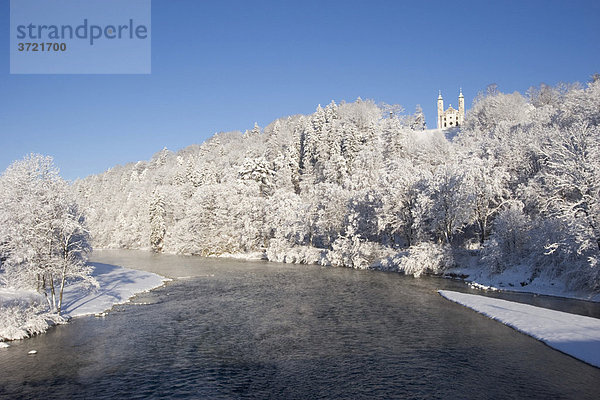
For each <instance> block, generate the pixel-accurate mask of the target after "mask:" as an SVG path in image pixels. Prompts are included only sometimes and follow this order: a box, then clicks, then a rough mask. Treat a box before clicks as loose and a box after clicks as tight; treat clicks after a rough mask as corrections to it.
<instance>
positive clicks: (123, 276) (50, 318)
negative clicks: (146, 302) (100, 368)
mask: <svg viewBox="0 0 600 400" xmlns="http://www.w3.org/2000/svg"><path fill="white" fill-rule="evenodd" d="M90 265H92V266H93V267H94V272H93V273H92V275H93V276H94V278H96V280H97V281H98V283H99V285H100V287H99V288H98V289H96V290H88V289H86V287H85V286H84V284H83V283H77V284H72V285H67V286H66V287H65V291H64V294H63V313H62V316H63V317H79V316H82V315H89V314H99V315H102V314H103V313H104V312H105V311H107V310H109V309H110V308H112V307H113V306H114V305H115V304H120V303H125V302H127V301H128V300H129V299H130V298H131V297H133V296H134V295H136V294H137V293H141V292H146V291H149V290H151V289H154V288H156V287H158V286H162V285H163V284H164V282H166V281H168V280H169V279H168V278H164V277H162V276H160V275H157V274H153V273H151V272H145V271H138V270H133V269H129V268H123V267H118V266H115V265H108V264H100V263H90ZM44 305H45V300H44V298H43V296H42V295H40V294H38V293H37V292H35V291H31V290H14V289H10V288H0V347H6V344H5V343H3V342H1V341H2V340H17V339H24V338H26V337H29V336H31V335H34V334H38V333H43V332H45V331H46V330H47V329H48V327H50V326H51V325H54V324H57V323H64V322H65V321H66V319H65V318H63V317H59V316H57V315H56V314H48V313H46V312H45V309H44Z"/></svg>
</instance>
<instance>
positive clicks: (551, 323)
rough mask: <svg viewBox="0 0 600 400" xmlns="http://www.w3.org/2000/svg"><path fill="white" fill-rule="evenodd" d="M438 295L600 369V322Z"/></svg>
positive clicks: (455, 294) (482, 298)
mask: <svg viewBox="0 0 600 400" xmlns="http://www.w3.org/2000/svg"><path fill="white" fill-rule="evenodd" d="M438 293H439V294H440V295H441V296H443V297H444V298H446V299H448V300H451V301H454V302H456V303H458V304H462V305H463V306H465V307H468V308H471V309H473V310H475V311H477V312H479V313H481V314H483V315H485V316H487V317H490V318H492V319H494V320H497V321H499V322H502V323H503V324H506V325H508V326H510V327H511V328H514V329H516V330H517V331H519V332H523V333H525V334H527V335H529V336H532V337H534V338H536V339H538V340H541V341H542V342H544V343H545V344H547V345H548V346H550V347H552V348H555V349H557V350H559V351H562V352H563V353H566V354H569V355H571V356H573V357H575V358H577V359H579V360H582V361H585V362H586V363H588V364H591V365H594V366H596V367H600V319H597V318H591V317H584V316H581V315H576V314H569V313H565V312H561V311H555V310H549V309H546V308H541V307H534V306H531V305H528V304H521V303H515V302H512V301H506V300H500V299H495V298H491V297H485V296H478V295H473V294H466V293H458V292H453V291H449V290H439V291H438Z"/></svg>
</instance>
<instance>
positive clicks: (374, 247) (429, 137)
mask: <svg viewBox="0 0 600 400" xmlns="http://www.w3.org/2000/svg"><path fill="white" fill-rule="evenodd" d="M424 128H425V124H424V117H423V114H422V112H421V111H420V109H419V108H418V109H417V112H416V113H415V114H413V115H403V114H402V111H401V109H400V107H394V106H388V105H377V104H375V103H374V102H372V101H363V100H360V99H359V100H357V101H356V102H354V103H341V104H335V103H334V102H332V103H331V104H329V105H327V106H326V107H324V108H323V107H320V106H319V107H318V108H317V110H316V112H315V113H313V114H311V115H296V116H291V117H287V118H282V119H278V120H276V121H274V122H273V123H271V124H270V125H268V126H267V127H265V128H264V129H261V128H260V127H258V126H255V127H254V128H253V129H251V130H249V131H247V132H245V133H241V132H228V133H219V134H216V135H214V136H213V137H212V138H211V139H210V140H208V141H206V142H205V143H203V144H201V145H192V146H189V147H187V148H185V149H183V150H181V151H179V152H177V153H172V152H170V151H168V150H166V149H165V150H162V151H160V152H158V153H157V154H156V155H155V156H154V157H153V158H152V159H151V160H150V161H148V162H143V161H140V162H137V163H132V164H128V165H125V166H117V167H114V168H112V169H110V170H108V171H106V172H105V173H102V174H99V175H93V176H89V177H87V178H85V179H83V180H78V181H76V182H74V183H73V184H72V185H70V186H69V185H67V184H66V183H65V182H64V181H62V179H60V177H58V174H57V173H56V171H55V170H54V169H53V167H52V165H51V161H50V160H49V159H47V158H44V157H41V156H30V157H28V158H26V159H24V160H22V161H18V162H16V163H15V164H13V166H11V167H10V168H9V169H8V170H7V171H6V172H4V174H3V175H2V177H1V180H0V185H1V186H2V193H3V194H2V196H1V198H0V205H1V208H0V228H1V229H0V255H1V261H2V274H0V278H1V279H2V280H3V281H4V283H5V284H7V283H11V282H12V283H14V282H17V281H18V282H20V284H21V285H29V286H30V287H33V288H37V289H38V290H39V291H40V292H41V293H45V294H46V298H47V302H48V307H49V308H50V309H54V310H60V296H59V295H58V293H59V292H60V290H61V289H62V286H63V285H64V282H65V280H66V279H84V280H85V279H88V280H89V279H90V278H89V271H88V270H86V267H85V263H84V260H85V256H86V254H87V252H88V250H89V243H90V240H91V244H92V245H93V246H94V247H97V248H128V249H149V250H150V249H151V250H153V251H156V252H169V253H182V254H197V255H204V256H210V255H227V254H237V253H255V252H259V253H260V254H263V255H264V257H266V258H268V259H269V260H273V261H281V262H294V263H320V264H324V265H334V266H347V267H353V268H377V269H384V270H390V271H401V272H406V273H410V274H414V275H419V274H421V273H443V272H444V271H445V270H446V269H448V268H450V267H452V266H454V265H456V264H457V263H460V259H461V255H464V254H469V255H470V256H471V257H476V258H477V260H478V265H479V266H480V268H481V269H486V270H489V271H491V272H492V273H500V272H504V271H507V270H510V269H511V268H515V267H519V268H523V266H526V271H527V276H524V277H523V279H524V281H526V282H531V281H533V280H535V279H536V278H537V277H540V276H545V277H552V278H558V279H561V280H563V281H564V282H566V283H567V284H568V285H569V286H570V287H571V288H574V289H584V290H587V291H595V292H597V291H600V265H599V260H600V79H599V77H598V76H597V75H596V76H595V77H594V79H593V80H592V81H591V82H589V83H588V84H586V85H580V84H561V85H558V86H556V87H550V86H546V85H542V86H540V87H537V88H531V89H530V90H529V91H528V93H527V94H526V95H521V94H519V93H512V94H504V93H501V92H499V91H498V90H497V88H496V87H494V86H490V87H488V88H487V91H486V92H485V93H481V94H480V95H479V96H478V98H477V99H476V100H475V101H474V104H473V106H472V107H471V109H470V110H468V113H467V117H466V121H465V124H464V126H463V127H461V129H460V130H453V131H446V132H441V131H427V130H424ZM84 217H85V221H84ZM88 229H89V236H88ZM9 281H10V282H9ZM90 284H93V282H92V281H91V280H90Z"/></svg>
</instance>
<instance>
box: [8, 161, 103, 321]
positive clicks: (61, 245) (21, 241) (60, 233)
mask: <svg viewBox="0 0 600 400" xmlns="http://www.w3.org/2000/svg"><path fill="white" fill-rule="evenodd" d="M0 187H2V188H3V191H2V194H1V195H0V210H1V211H0V254H1V255H2V258H3V259H4V261H3V263H2V267H3V269H4V273H5V274H6V280H7V281H8V282H9V284H12V285H16V286H22V287H28V288H33V289H37V290H38V291H39V292H40V293H42V294H44V296H45V298H46V300H47V303H48V306H49V307H50V309H51V310H52V311H55V312H57V313H60V312H61V309H62V295H63V290H64V287H65V283H66V282H67V280H70V279H77V280H83V281H85V282H87V283H89V284H91V285H95V284H96V283H95V280H94V279H93V278H92V277H91V268H90V267H88V266H87V265H86V259H87V255H88V253H89V252H90V250H91V247H90V245H89V235H88V231H87V229H86V227H85V223H84V217H83V214H82V213H81V211H80V209H79V207H78V205H77V204H76V203H75V201H74V200H73V198H72V196H71V192H70V191H69V188H68V185H67V183H66V182H65V181H64V180H62V179H61V178H60V176H59V174H58V170H57V169H56V168H55V167H54V165H53V162H52V158H50V157H45V156H41V155H37V154H31V155H29V156H27V157H25V158H24V159H23V160H21V161H16V162H15V163H13V164H12V165H11V166H9V167H8V168H7V169H6V171H5V172H4V174H2V176H1V177H0Z"/></svg>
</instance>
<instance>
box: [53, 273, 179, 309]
mask: <svg viewBox="0 0 600 400" xmlns="http://www.w3.org/2000/svg"><path fill="white" fill-rule="evenodd" d="M90 265H92V266H93V267H94V273H93V274H92V275H93V276H94V278H96V280H97V281H98V283H99V284H100V288H99V289H97V290H92V291H89V290H86V289H85V287H83V286H82V284H76V285H70V286H68V287H66V288H65V292H64V296H63V315H65V316H69V317H79V316H82V315H89V314H99V313H102V312H104V311H107V310H109V309H110V308H112V306H114V305H115V304H121V303H125V302H127V301H128V300H129V299H130V298H131V297H133V296H135V295H136V294H137V293H141V292H147V291H149V290H152V289H154V288H156V287H159V286H162V285H163V284H164V282H167V281H169V279H168V278H164V277H162V276H160V275H157V274H154V273H152V272H145V271H139V270H135V269H129V268H123V267H118V266H115V265H109V264H101V263H90Z"/></svg>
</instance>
